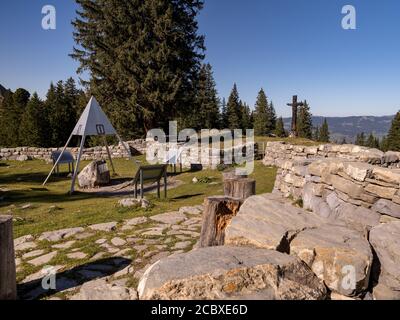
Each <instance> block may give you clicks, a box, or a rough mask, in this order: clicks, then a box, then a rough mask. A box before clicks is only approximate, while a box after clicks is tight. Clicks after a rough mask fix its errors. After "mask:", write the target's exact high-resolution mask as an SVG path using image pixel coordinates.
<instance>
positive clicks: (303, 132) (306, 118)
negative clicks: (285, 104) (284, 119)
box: [297, 101, 313, 139]
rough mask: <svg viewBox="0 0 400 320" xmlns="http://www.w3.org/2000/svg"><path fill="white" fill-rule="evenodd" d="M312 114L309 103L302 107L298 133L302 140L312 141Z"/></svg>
mask: <svg viewBox="0 0 400 320" xmlns="http://www.w3.org/2000/svg"><path fill="white" fill-rule="evenodd" d="M312 127H313V124H312V114H311V112H310V107H309V105H308V103H307V101H305V102H304V106H302V107H300V108H299V110H298V114H297V133H298V135H299V137H300V138H306V139H312Z"/></svg>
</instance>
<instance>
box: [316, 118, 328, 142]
mask: <svg viewBox="0 0 400 320" xmlns="http://www.w3.org/2000/svg"><path fill="white" fill-rule="evenodd" d="M329 140H330V133H329V126H328V121H327V120H326V119H324V122H323V123H322V126H321V129H320V130H319V140H318V141H320V142H329Z"/></svg>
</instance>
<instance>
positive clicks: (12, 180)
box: [0, 156, 276, 238]
mask: <svg viewBox="0 0 400 320" xmlns="http://www.w3.org/2000/svg"><path fill="white" fill-rule="evenodd" d="M138 159H140V160H142V161H143V160H144V157H143V156H141V157H138ZM87 163H88V162H83V163H82V165H81V168H83V166H84V165H86V164H87ZM114 165H115V167H116V170H117V172H118V174H119V176H120V177H121V178H132V177H133V175H134V173H135V172H136V167H135V165H134V164H133V163H132V162H131V161H128V160H126V159H116V160H115V161H114ZM50 168H51V165H49V164H46V163H45V162H44V161H40V160H33V161H27V162H16V161H0V199H1V200H0V214H8V215H13V216H14V218H16V220H15V222H14V236H15V237H16V238H17V237H20V236H22V235H26V234H33V235H37V234H40V233H42V232H44V231H50V230H57V229H63V228H70V227H77V226H82V227H85V226H88V225H91V224H95V223H103V222H109V221H118V222H121V221H122V220H124V219H129V218H133V217H136V216H142V215H147V216H151V215H154V214H158V213H162V212H167V211H173V210H177V209H179V208H180V207H183V206H191V205H197V204H201V203H202V202H203V200H204V198H205V197H207V196H212V195H221V194H223V188H222V181H221V178H222V175H221V172H219V171H217V170H203V171H201V172H184V173H182V174H178V175H177V176H176V179H178V180H181V181H182V182H183V184H182V185H180V186H178V187H177V188H175V189H171V190H169V191H168V199H166V200H165V199H163V198H161V199H157V197H156V195H155V194H152V193H147V194H145V195H146V197H147V198H148V199H149V200H150V201H151V202H152V204H153V206H152V207H151V208H150V209H148V210H144V209H135V210H133V209H132V210H131V209H122V208H119V207H118V205H117V203H118V200H119V199H120V198H121V197H115V196H114V197H111V196H108V197H107V196H99V195H95V194H88V193H76V194H74V195H72V196H70V195H68V191H69V188H70V183H71V182H70V181H71V180H70V179H69V178H67V177H55V176H53V177H52V178H51V180H50V181H49V183H48V184H47V185H46V186H45V187H43V186H42V183H43V181H44V179H45V177H46V175H47V174H48V172H49V170H50ZM275 176H276V169H275V168H268V167H265V166H263V164H262V163H261V162H260V161H257V162H256V164H255V170H254V173H253V174H252V176H251V177H252V178H254V179H256V180H257V193H258V194H261V193H267V192H271V191H272V188H273V185H274V181H275ZM194 177H197V178H198V179H199V180H204V181H209V180H210V179H211V182H212V183H197V184H193V183H192V179H193V178H194ZM209 178H210V179H209ZM26 204H30V205H31V207H30V208H28V209H25V210H24V209H22V207H23V206H24V205H26Z"/></svg>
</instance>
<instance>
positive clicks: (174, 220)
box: [150, 211, 187, 224]
mask: <svg viewBox="0 0 400 320" xmlns="http://www.w3.org/2000/svg"><path fill="white" fill-rule="evenodd" d="M150 219H151V220H154V221H157V222H162V223H166V224H178V223H180V222H182V221H185V220H187V217H186V215H185V214H184V213H180V212H178V211H173V212H167V213H162V214H158V215H155V216H152V217H150Z"/></svg>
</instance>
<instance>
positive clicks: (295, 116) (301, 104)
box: [287, 96, 304, 137]
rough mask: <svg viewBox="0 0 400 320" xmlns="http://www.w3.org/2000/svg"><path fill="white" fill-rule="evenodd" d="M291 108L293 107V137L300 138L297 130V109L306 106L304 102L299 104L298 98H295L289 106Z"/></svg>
mask: <svg viewBox="0 0 400 320" xmlns="http://www.w3.org/2000/svg"><path fill="white" fill-rule="evenodd" d="M287 105H288V106H289V107H292V127H291V135H292V136H294V137H297V136H298V130H297V108H298V107H302V106H304V103H303V102H297V96H293V100H292V103H288V104H287Z"/></svg>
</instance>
